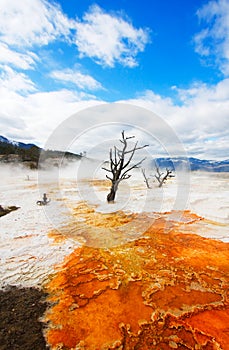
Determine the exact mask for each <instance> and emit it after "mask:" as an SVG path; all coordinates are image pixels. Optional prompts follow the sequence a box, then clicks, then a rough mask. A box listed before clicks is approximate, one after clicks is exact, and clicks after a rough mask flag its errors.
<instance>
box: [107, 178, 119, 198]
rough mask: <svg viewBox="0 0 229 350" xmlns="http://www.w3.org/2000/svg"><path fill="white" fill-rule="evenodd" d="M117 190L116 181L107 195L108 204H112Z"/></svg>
mask: <svg viewBox="0 0 229 350" xmlns="http://www.w3.org/2000/svg"><path fill="white" fill-rule="evenodd" d="M117 189H118V181H116V182H115V183H112V186H111V189H110V193H109V194H108V195H107V201H108V202H114V200H115V195H116V192H117Z"/></svg>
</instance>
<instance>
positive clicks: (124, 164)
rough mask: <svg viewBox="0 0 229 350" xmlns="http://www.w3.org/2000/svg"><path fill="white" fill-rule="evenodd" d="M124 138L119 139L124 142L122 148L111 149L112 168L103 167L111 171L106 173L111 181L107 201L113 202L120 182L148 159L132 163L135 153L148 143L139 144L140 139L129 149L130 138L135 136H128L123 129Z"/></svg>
mask: <svg viewBox="0 0 229 350" xmlns="http://www.w3.org/2000/svg"><path fill="white" fill-rule="evenodd" d="M121 135H122V138H121V139H120V140H119V141H120V142H121V144H122V149H119V148H118V147H116V146H114V147H113V149H112V148H111V149H110V169H107V168H102V169H104V170H106V171H107V172H109V173H110V175H106V177H107V179H109V180H110V181H111V189H110V193H109V194H108V195H107V201H108V202H113V201H114V199H115V195H116V192H117V190H118V186H119V183H120V182H121V181H123V180H127V179H129V178H130V177H131V174H129V172H130V171H131V170H132V169H134V168H139V166H140V164H142V162H143V161H144V160H145V159H146V158H143V159H142V160H140V161H139V162H137V163H135V164H131V161H132V160H133V157H134V154H135V152H136V151H137V150H140V149H142V148H145V147H147V146H148V145H144V146H140V147H139V146H138V141H137V142H135V144H134V146H133V147H132V148H131V149H128V140H130V139H133V138H134V137H135V136H130V137H127V136H125V132H124V131H122V134H121Z"/></svg>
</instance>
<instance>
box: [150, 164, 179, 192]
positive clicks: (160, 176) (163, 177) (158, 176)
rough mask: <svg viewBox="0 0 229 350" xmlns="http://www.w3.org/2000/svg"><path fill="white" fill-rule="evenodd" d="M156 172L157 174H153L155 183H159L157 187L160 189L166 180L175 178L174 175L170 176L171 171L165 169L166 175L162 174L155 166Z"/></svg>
mask: <svg viewBox="0 0 229 350" xmlns="http://www.w3.org/2000/svg"><path fill="white" fill-rule="evenodd" d="M156 172H157V174H155V175H154V176H155V177H156V179H157V181H158V182H159V187H162V185H163V184H164V183H165V181H166V180H167V179H168V178H171V177H175V175H173V174H172V172H173V171H172V170H169V169H167V168H166V174H164V173H161V172H160V169H159V167H158V166H156Z"/></svg>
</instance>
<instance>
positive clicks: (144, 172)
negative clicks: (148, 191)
mask: <svg viewBox="0 0 229 350" xmlns="http://www.w3.org/2000/svg"><path fill="white" fill-rule="evenodd" d="M142 175H143V177H144V182H145V184H146V186H147V188H151V187H150V185H149V178H148V177H147V176H146V171H145V169H143V168H142Z"/></svg>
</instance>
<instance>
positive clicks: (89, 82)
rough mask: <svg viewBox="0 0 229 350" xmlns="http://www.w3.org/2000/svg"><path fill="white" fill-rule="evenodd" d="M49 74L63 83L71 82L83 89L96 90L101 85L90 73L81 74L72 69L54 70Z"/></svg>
mask: <svg viewBox="0 0 229 350" xmlns="http://www.w3.org/2000/svg"><path fill="white" fill-rule="evenodd" d="M50 76H51V77H52V78H54V79H56V80H60V81H62V82H64V83H72V84H74V85H75V86H77V87H78V88H80V89H83V90H85V89H89V90H97V89H101V88H102V85H101V84H100V83H99V82H98V81H97V80H95V79H94V78H93V77H91V76H90V75H87V74H82V73H80V72H79V71H75V70H72V69H63V70H56V71H53V72H51V73H50Z"/></svg>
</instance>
